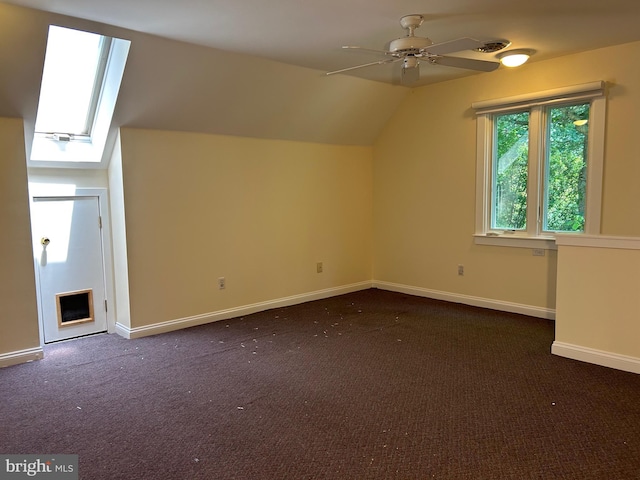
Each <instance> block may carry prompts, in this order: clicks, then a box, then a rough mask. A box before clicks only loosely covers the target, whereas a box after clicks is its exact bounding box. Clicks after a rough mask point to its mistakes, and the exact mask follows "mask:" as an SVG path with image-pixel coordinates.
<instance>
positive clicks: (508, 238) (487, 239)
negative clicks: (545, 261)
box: [473, 233, 558, 250]
mask: <svg viewBox="0 0 640 480" xmlns="http://www.w3.org/2000/svg"><path fill="white" fill-rule="evenodd" d="M473 241H474V243H475V244H476V245H493V246H497V247H516V248H541V249H544V250H557V249H558V247H557V246H556V239H555V238H554V237H525V236H521V235H513V234H497V235H494V234H490V235H488V234H486V233H476V234H475V235H474V236H473Z"/></svg>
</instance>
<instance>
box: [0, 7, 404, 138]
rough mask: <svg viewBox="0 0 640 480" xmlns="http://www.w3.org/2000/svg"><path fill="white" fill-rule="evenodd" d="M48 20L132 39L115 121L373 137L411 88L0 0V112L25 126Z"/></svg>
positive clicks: (250, 133)
mask: <svg viewBox="0 0 640 480" xmlns="http://www.w3.org/2000/svg"><path fill="white" fill-rule="evenodd" d="M50 24H56V25H62V26H65V27H70V28H78V29H84V30H87V31H93V32H96V33H100V34H104V35H110V36H115V37H119V38H123V39H127V40H131V42H132V44H131V50H130V53H129V59H128V61H127V67H126V70H125V74H124V78H123V82H122V86H121V89H120V95H119V99H118V104H117V106H116V111H115V115H114V127H120V126H127V127H137V128H149V129H161V130H176V131H189V132H202V133H214V134H223V135H236V136H246V137H255V138H267V139H283V140H293V141H302V142H313V143H326V144H338V145H371V144H372V143H373V141H374V139H375V138H376V136H377V135H378V133H379V132H380V130H381V129H382V127H383V126H384V124H385V123H386V121H387V120H388V119H389V118H390V116H391V115H392V114H393V112H394V111H395V110H396V108H397V106H398V105H399V104H400V102H401V101H402V99H403V98H404V97H405V95H407V93H408V92H409V90H408V89H407V88H404V87H400V86H392V85H388V84H383V83H380V82H373V81H369V80H363V79H359V78H353V77H347V76H333V77H326V76H324V74H323V72H321V71H317V70H312V69H308V68H304V67H297V66H292V65H288V64H283V63H279V62H275V61H272V60H266V59H263V58H258V57H253V56H248V55H242V54H237V53H230V52H225V51H222V50H217V49H214V48H208V47H202V46H196V45H192V44H188V43H182V42H177V41H172V40H168V39H163V38H160V37H156V36H152V35H147V34H142V33H139V32H133V31H130V30H124V29H120V28H116V27H112V26H108V25H104V24H98V23H93V22H89V21H85V20H80V19H76V18H73V17H66V16H61V15H56V14H51V13H46V12H42V11H38V10H31V9H26V8H22V7H15V6H10V5H6V4H0V64H1V65H2V68H1V69H0V116H4V117H22V118H24V119H25V127H26V130H27V132H28V131H29V130H32V127H33V124H34V122H35V115H36V110H37V102H38V95H39V91H40V79H41V75H42V66H43V62H44V54H45V48H46V40H47V29H48V26H49V25H50ZM372 106H375V108H372ZM27 143H30V142H29V139H27Z"/></svg>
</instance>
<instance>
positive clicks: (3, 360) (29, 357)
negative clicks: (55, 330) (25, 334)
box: [0, 347, 44, 368]
mask: <svg viewBox="0 0 640 480" xmlns="http://www.w3.org/2000/svg"><path fill="white" fill-rule="evenodd" d="M42 358H44V350H43V349H42V347H35V348H27V349H25V350H17V351H15V352H7V353H0V368H2V367H8V366H10V365H17V364H19V363H26V362H33V361H34V360H42Z"/></svg>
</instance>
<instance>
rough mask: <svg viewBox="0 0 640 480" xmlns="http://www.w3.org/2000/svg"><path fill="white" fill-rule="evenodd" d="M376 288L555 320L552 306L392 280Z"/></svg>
mask: <svg viewBox="0 0 640 480" xmlns="http://www.w3.org/2000/svg"><path fill="white" fill-rule="evenodd" d="M373 286H374V287H375V288H380V289H382V290H389V291H392V292H400V293H407V294H409V295H416V296H419V297H427V298H433V299H435V300H445V301H447V302H453V303H462V304H464V305H471V306H474V307H482V308H489V309H491V310H499V311H503V312H510V313H519V314H522V315H529V316H531V317H538V318H545V319H547V320H555V317H556V311H555V309H552V308H543V307H535V306H532V305H524V304H521V303H513V302H505V301H502V300H494V299H491V298H482V297H473V296H470V295H463V294H460V293H450V292H442V291H439V290H430V289H428V288H422V287H412V286H410V285H401V284H397V283H390V282H381V281H375V280H374V282H373Z"/></svg>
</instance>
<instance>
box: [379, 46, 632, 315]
mask: <svg viewBox="0 0 640 480" xmlns="http://www.w3.org/2000/svg"><path fill="white" fill-rule="evenodd" d="M637 58H640V43H633V44H628V45H623V46H618V47H612V48H607V49H602V50H596V51H592V52H587V53H583V54H578V55H572V56H567V57H563V58H558V59H555V60H548V61H544V62H539V63H531V64H530V65H527V66H525V67H522V68H520V69H516V70H506V69H504V68H502V69H500V70H498V71H496V72H493V73H490V74H483V75H476V76H472V77H466V78H463V79H459V80H455V81H451V82H444V83H440V84H436V85H431V86H426V87H423V88H419V89H416V90H414V91H413V93H412V95H410V96H409V97H408V98H407V99H406V100H405V101H404V103H403V104H402V106H401V107H400V108H399V110H398V111H397V112H396V115H395V116H394V117H393V118H392V119H391V121H390V122H389V123H388V124H387V126H386V127H385V129H384V130H383V132H382V134H381V135H380V137H379V138H378V140H377V141H376V142H375V145H374V257H373V258H374V279H376V280H378V281H385V282H392V283H397V284H401V285H408V286H412V287H419V288H423V289H431V290H436V291H443V292H450V293H453V294H457V295H469V296H474V297H482V298H487V299H493V300H496V301H498V302H513V303H516V304H522V305H530V306H534V307H540V308H550V309H553V308H555V289H556V282H555V277H556V258H557V256H556V253H555V252H550V251H548V252H547V255H546V256H545V257H533V256H532V251H531V250H530V249H524V248H506V247H494V246H479V245H474V243H473V238H472V234H473V233H474V212H475V210H474V209H475V162H476V146H475V138H476V130H475V121H474V115H473V112H472V110H471V103H472V102H475V101H480V100H488V99H494V98H501V97H506V96H511V95H518V94H524V93H530V92H536V91H541V90H548V89H552V88H557V87H563V86H568V85H575V84H580V83H587V82H590V81H594V80H605V81H607V82H610V85H611V86H610V88H609V100H608V110H607V133H606V146H605V165H604V177H605V180H604V199H603V218H602V226H603V227H602V228H603V233H605V234H609V235H630V236H640V215H638V211H640V193H639V190H638V187H637V185H638V181H640V162H639V161H638V158H639V157H640V145H639V144H638V142H637V140H636V138H635V137H636V136H637V135H634V130H635V129H636V127H635V121H634V120H635V117H636V116H637V112H638V111H639V110H640V64H639V63H638V62H637V61H630V60H631V59H637ZM458 264H463V265H464V266H465V275H464V276H463V277H460V276H458V275H457V265H458Z"/></svg>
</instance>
